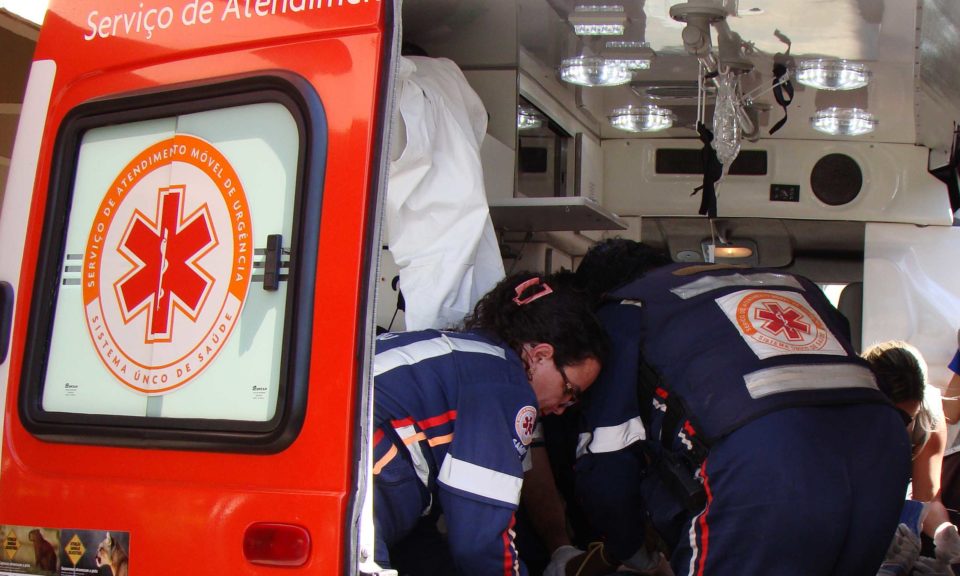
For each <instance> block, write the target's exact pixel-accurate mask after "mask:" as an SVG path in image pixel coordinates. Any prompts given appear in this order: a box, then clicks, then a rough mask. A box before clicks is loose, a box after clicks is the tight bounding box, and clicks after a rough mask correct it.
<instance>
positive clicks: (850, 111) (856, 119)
mask: <svg viewBox="0 0 960 576" xmlns="http://www.w3.org/2000/svg"><path fill="white" fill-rule="evenodd" d="M810 124H811V125H812V126H813V128H814V130H818V131H820V132H823V133H824V134H830V135H832V136H861V135H863V134H869V133H870V132H873V130H874V128H876V127H877V119H876V118H874V117H873V114H871V113H869V112H867V111H866V110H861V109H860V108H837V107H836V106H832V107H830V108H827V109H825V110H817V113H816V114H814V115H813V118H811V119H810Z"/></svg>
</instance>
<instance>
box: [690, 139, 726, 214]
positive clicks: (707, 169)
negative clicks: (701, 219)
mask: <svg viewBox="0 0 960 576" xmlns="http://www.w3.org/2000/svg"><path fill="white" fill-rule="evenodd" d="M697 133H698V134H700V141H701V142H703V148H702V149H701V151H700V159H701V160H702V163H703V185H702V186H697V187H696V188H694V189H693V192H692V193H691V194H690V195H691V196H693V195H694V194H696V193H697V192H700V191H703V195H702V196H701V197H700V211H699V213H700V214H702V215H705V216H707V217H709V218H716V217H717V188H716V184H717V180H719V179H720V177H721V176H723V164H721V163H720V161H719V160H717V151H716V150H714V149H713V146H711V145H710V143H711V142H713V132H711V131H710V129H709V128H707V126H706V125H705V124H704V123H703V122H697Z"/></svg>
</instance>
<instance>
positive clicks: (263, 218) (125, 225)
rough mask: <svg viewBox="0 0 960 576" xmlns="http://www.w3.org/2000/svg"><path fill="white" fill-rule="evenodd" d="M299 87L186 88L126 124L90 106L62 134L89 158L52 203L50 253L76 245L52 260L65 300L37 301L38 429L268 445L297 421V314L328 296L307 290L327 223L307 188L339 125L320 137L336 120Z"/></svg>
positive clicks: (28, 383)
mask: <svg viewBox="0 0 960 576" xmlns="http://www.w3.org/2000/svg"><path fill="white" fill-rule="evenodd" d="M291 91H292V92H294V93H295V94H297V93H296V91H295V90H291ZM297 96H298V97H297V98H291V97H290V96H289V95H287V94H284V93H283V92H282V91H281V92H274V91H272V90H266V91H264V90H254V91H252V93H251V94H249V95H247V97H246V98H245V97H244V96H243V95H242V94H241V95H240V96H237V95H236V94H231V96H230V97H227V98H221V99H220V100H219V101H218V100H217V99H216V98H214V99H213V101H212V102H211V101H205V100H202V99H200V100H191V99H189V98H185V99H184V105H183V106H181V107H179V108H182V111H179V110H177V108H178V107H177V106H173V108H172V110H174V113H169V114H166V115H159V116H158V111H159V110H164V111H165V110H169V109H171V108H170V106H169V105H166V106H161V107H152V108H151V107H149V106H148V107H146V108H144V110H143V115H146V116H148V118H147V119H136V118H137V114H136V113H135V110H134V111H129V110H128V111H127V112H125V113H124V114H123V115H122V117H125V118H130V119H131V120H130V121H124V122H117V121H116V119H115V118H112V115H111V114H107V115H106V116H107V117H108V119H109V120H110V121H109V122H105V121H103V120H104V118H101V117H100V116H103V115H100V116H98V114H96V113H92V114H90V115H89V116H84V115H82V114H81V115H80V117H81V119H80V120H79V121H76V122H75V123H74V124H75V126H74V127H72V128H71V127H68V128H66V129H65V130H64V131H62V133H61V136H60V141H61V142H71V141H72V142H75V143H76V155H75V158H76V160H75V164H74V165H73V166H72V167H69V168H70V169H69V170H63V171H62V172H63V173H64V174H65V175H66V173H67V172H69V176H70V177H69V178H66V177H65V178H64V181H65V182H64V183H63V184H65V185H64V186H61V188H60V190H61V191H60V193H59V194H57V193H54V194H52V198H53V199H52V200H51V204H50V206H49V208H48V210H53V211H58V210H60V211H62V210H66V211H67V212H68V213H69V219H68V220H67V221H66V225H65V226H63V227H61V229H59V230H58V229H57V227H56V226H55V225H51V224H49V222H48V225H47V226H46V228H45V238H44V242H45V246H49V245H58V244H59V245H62V250H60V251H59V253H53V252H52V251H50V252H48V253H49V254H51V255H52V256H54V257H55V258H57V259H59V261H60V264H61V265H60V267H59V270H57V271H56V274H54V272H53V271H51V270H50V269H49V267H48V268H46V270H47V274H46V276H47V282H48V283H49V284H54V286H51V287H49V288H53V292H54V293H55V294H56V297H55V299H54V300H53V301H52V302H46V303H45V302H34V310H33V313H34V317H35V318H37V319H38V320H40V324H41V325H40V326H36V327H34V328H33V329H32V331H33V332H34V334H33V337H32V338H30V342H29V345H30V346H31V348H32V350H31V352H32V353H33V357H34V358H37V359H38V360H39V362H37V365H38V366H43V368H44V369H43V370H42V374H41V373H38V371H37V370H33V371H29V370H28V371H27V372H32V373H30V374H27V375H26V378H27V380H25V383H24V384H25V387H26V389H27V390H29V391H30V392H31V393H32V394H31V396H32V403H30V402H28V405H27V408H28V412H29V413H30V415H31V418H30V421H31V422H32V423H33V424H34V432H35V433H38V434H39V435H41V436H43V435H44V434H45V433H47V432H54V431H56V430H58V429H59V428H62V427H64V426H66V427H67V428H68V429H70V430H72V431H75V432H76V433H77V435H78V438H80V439H82V437H83V436H84V435H85V433H89V434H90V435H93V436H97V435H101V434H105V435H106V436H107V437H111V436H113V437H114V440H117V441H119V442H120V443H123V442H122V438H118V437H117V436H116V435H115V433H113V432H111V431H110V430H114V429H116V427H117V426H119V427H121V429H122V428H124V427H127V428H133V429H139V430H140V431H141V432H142V433H144V435H146V436H148V437H154V438H156V439H157V440H158V443H159V444H160V445H164V444H167V443H169V441H172V440H176V441H175V442H173V443H174V444H179V443H181V442H182V441H183V438H184V436H183V434H182V433H181V434H180V435H179V436H178V433H177V430H178V429H182V430H189V431H190V433H189V434H187V437H191V436H192V437H195V439H197V440H199V441H200V442H199V443H200V444H201V445H203V444H212V445H216V444H217V443H218V442H220V440H219V439H218V440H216V441H212V440H211V441H209V442H208V441H205V440H203V434H204V432H205V431H206V432H211V433H212V432H217V433H218V434H217V435H218V437H219V438H221V439H222V438H223V437H224V435H223V434H222V433H220V432H223V431H227V432H234V433H237V436H236V438H235V440H236V441H237V442H244V440H243V438H244V434H245V433H250V434H254V435H260V436H262V438H261V440H264V441H266V442H268V443H270V442H275V441H276V438H277V436H278V432H277V427H278V426H283V425H287V424H290V422H291V418H292V419H293V420H296V418H297V417H296V415H295V414H291V413H290V412H291V411H293V412H296V411H297V410H298V409H299V407H298V406H297V401H296V398H297V397H302V396H303V395H304V394H305V392H304V391H302V390H301V391H299V392H298V391H297V388H298V386H299V387H300V388H302V387H304V386H305V382H301V383H299V384H298V383H297V382H296V381H295V380H296V379H295V378H293V379H292V378H291V377H292V376H293V375H295V374H301V375H302V374H305V371H304V370H303V366H302V364H303V363H304V362H306V361H307V358H304V357H300V358H298V357H297V356H296V355H295V354H292V352H293V351H294V350H295V349H296V346H291V345H290V343H291V342H293V341H295V339H296V334H294V333H293V332H294V331H295V330H299V331H300V333H307V332H305V328H304V326H303V325H302V324H309V318H307V319H305V320H298V319H297V318H298V317H299V318H302V316H301V314H298V315H297V316H296V317H295V316H294V315H293V314H292V313H291V310H292V309H298V302H297V300H298V299H299V298H301V297H306V298H308V299H309V300H310V301H312V289H311V290H310V292H311V293H310V294H301V293H297V290H295V286H292V285H291V278H292V276H293V275H294V270H292V269H291V256H292V255H294V254H296V253H297V252H298V250H301V251H310V252H315V250H316V238H317V231H316V228H317V227H318V225H319V219H318V218H317V219H315V220H312V221H311V222H306V221H301V220H303V216H304V214H303V212H304V210H305V211H306V212H312V213H314V214H316V213H317V212H318V210H319V194H320V188H319V187H318V186H310V187H307V186H304V182H303V180H304V178H305V177H307V176H308V172H310V171H308V170H306V169H305V168H306V167H305V166H304V163H305V162H306V161H308V160H311V159H313V160H315V161H314V164H319V166H317V165H315V166H312V167H311V170H312V173H313V178H314V179H316V177H317V176H316V173H317V172H318V171H320V172H322V163H323V162H322V152H319V151H318V150H317V148H321V146H319V144H317V143H318V142H322V141H323V136H324V135H323V134H321V135H320V136H321V137H320V138H317V136H318V135H317V134H313V133H311V134H305V131H308V130H310V131H316V130H317V126H318V125H322V122H317V120H316V118H315V116H317V115H319V116H321V117H322V108H320V106H319V103H317V105H315V106H311V105H309V104H301V103H298V100H299V101H300V102H302V101H303V98H302V96H301V95H299V94H297ZM245 101H247V102H245ZM304 109H306V110H304ZM150 116H155V117H150ZM321 119H322V118H321ZM88 124H92V125H91V126H87V125H88ZM98 124H99V125H98ZM71 131H72V132H73V133H74V134H73V135H72V136H71V134H69V132H71ZM64 132H67V134H64ZM307 136H310V137H309V138H308V137H307ZM307 142H314V145H312V146H310V148H311V150H309V151H308V150H305V148H307V145H306V143H307ZM61 152H62V153H63V154H64V155H65V156H64V157H66V158H69V157H70V156H69V151H66V150H63V149H61ZM318 156H319V160H317V157H318ZM68 163H69V161H68ZM53 186H54V187H55V186H56V183H54V185H53ZM306 188H311V189H313V192H312V193H313V195H314V196H316V197H315V198H304V197H303V195H304V194H306V192H305V189H306ZM48 220H49V219H48ZM298 243H299V244H300V245H299V246H297V245H296V244H298ZM314 261H315V260H314V259H312V258H307V259H305V264H307V265H309V264H310V263H311V262H314ZM44 270H45V268H44V267H43V266H42V265H41V266H40V267H39V272H40V273H38V278H42V277H43V276H44V274H42V272H43V271H44ZM314 271H315V268H314V269H311V270H299V271H297V273H299V274H304V273H307V274H308V275H309V277H311V278H312V276H313V273H314ZM265 280H266V281H265ZM40 281H41V282H43V280H42V279H41V280H40ZM49 288H48V289H49ZM299 292H302V290H301V291H299ZM305 309H310V307H309V305H306V308H300V309H299V312H300V313H302V312H303V310H305ZM297 324H300V326H299V327H298V326H296V325H297ZM44 330H48V333H47V334H48V338H47V339H44V338H43V337H42V336H43V331H44ZM44 343H46V345H44ZM303 356H308V354H303ZM298 363H299V364H298ZM38 383H39V386H37V385H36V384H38ZM98 424H103V425H105V427H104V428H103V429H98V426H97V425H98ZM293 426H294V427H296V424H295V423H294V424H293ZM151 431H152V432H151ZM60 432H62V430H60ZM279 435H283V433H280V434H279ZM287 435H289V434H287ZM58 436H62V434H59V433H58ZM226 436H227V437H229V435H226ZM266 438H271V439H272V440H265V439H266ZM101 440H102V439H101ZM247 440H249V438H248V439H247ZM108 442H109V441H108ZM227 443H228V444H229V440H228V442H227ZM254 444H256V442H254Z"/></svg>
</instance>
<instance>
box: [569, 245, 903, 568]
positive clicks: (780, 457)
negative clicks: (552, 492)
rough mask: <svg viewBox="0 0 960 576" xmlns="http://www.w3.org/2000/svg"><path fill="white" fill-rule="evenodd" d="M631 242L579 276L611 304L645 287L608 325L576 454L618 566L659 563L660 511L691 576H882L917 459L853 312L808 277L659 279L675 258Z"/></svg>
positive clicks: (747, 272) (713, 268)
mask: <svg viewBox="0 0 960 576" xmlns="http://www.w3.org/2000/svg"><path fill="white" fill-rule="evenodd" d="M623 242H628V241H622V240H621V241H618V242H617V243H614V244H601V245H600V247H599V248H595V249H594V250H592V251H591V252H588V253H587V255H586V256H585V257H584V260H583V262H582V263H581V265H580V267H579V268H578V270H577V275H578V277H579V276H583V277H585V278H587V279H588V281H589V279H595V278H605V277H606V278H607V279H608V280H609V283H608V284H606V285H605V286H596V285H594V290H595V291H596V292H597V293H603V292H606V291H608V290H610V289H611V288H613V287H614V286H616V285H617V283H618V282H617V280H618V279H617V278H616V274H611V272H610V271H611V270H613V271H619V272H620V273H621V278H620V279H622V280H625V281H629V283H627V284H626V285H624V286H622V287H620V288H618V289H616V290H613V292H612V293H611V294H609V295H608V303H607V304H605V305H603V306H602V307H601V308H600V309H599V310H598V312H597V314H598V317H599V319H600V321H601V323H602V324H603V325H604V327H605V328H606V329H607V331H608V334H609V337H610V339H611V351H610V355H609V357H608V360H607V362H605V364H604V368H603V372H602V374H601V375H600V377H599V378H598V379H597V382H596V384H595V385H594V387H593V388H592V389H591V391H590V394H589V395H588V398H587V399H586V400H585V403H584V406H583V408H582V415H583V417H584V420H585V423H586V426H585V429H584V432H583V434H582V435H581V438H580V442H579V447H578V450H577V455H578V459H577V464H576V467H577V475H576V484H577V485H576V489H577V493H578V494H579V495H580V497H581V503H582V505H583V506H584V511H585V513H586V514H587V515H588V517H589V519H590V521H591V523H592V524H593V525H594V526H595V528H596V529H597V531H598V532H599V535H600V536H602V537H604V538H605V540H606V547H605V550H604V556H605V558H606V559H607V560H608V561H609V562H610V563H616V562H624V561H625V562H626V563H627V564H629V565H631V566H634V567H637V568H646V567H649V566H651V565H654V564H655V562H656V560H657V559H656V557H655V556H654V557H652V558H651V554H649V553H648V552H645V547H644V542H643V533H644V532H643V529H642V527H643V522H644V518H645V517H646V513H647V512H649V514H650V517H651V518H652V521H653V523H654V525H655V527H656V528H657V529H658V531H659V532H660V534H661V536H662V537H663V538H664V540H665V541H666V542H667V543H668V545H669V546H670V547H671V558H670V564H671V567H672V568H673V571H674V573H676V574H678V575H679V574H696V575H706V576H710V575H717V576H725V575H729V574H737V575H741V576H746V575H758V576H759V575H763V576H770V575H777V576H786V575H791V576H794V575H795V576H826V575H837V576H840V575H843V576H857V575H863V576H867V575H870V576H873V575H875V574H876V572H877V568H878V567H879V566H880V563H881V561H882V560H883V558H884V553H885V552H886V550H887V546H888V544H889V543H890V538H891V534H893V532H894V531H895V530H896V527H897V520H898V516H899V514H900V508H901V506H902V501H903V494H904V492H905V490H906V486H907V478H908V475H909V465H910V450H909V442H908V440H907V436H906V434H905V432H904V429H903V420H902V419H901V418H900V416H899V415H898V414H897V412H896V410H895V409H894V408H893V406H892V405H891V404H890V403H889V402H888V401H887V400H886V399H885V398H884V396H883V394H882V393H881V392H880V391H879V390H878V389H877V386H876V384H875V381H874V378H873V375H872V374H871V372H870V369H869V367H868V366H867V365H866V363H865V362H864V361H863V360H862V359H860V358H859V357H858V356H857V355H856V354H855V353H854V352H853V349H852V347H851V345H850V343H849V341H848V337H847V335H846V333H845V331H844V328H845V324H844V322H843V321H842V318H841V316H840V315H839V313H838V312H837V310H836V309H835V308H833V307H832V306H831V305H830V303H829V302H828V301H827V300H826V298H825V297H824V295H823V293H822V292H821V291H820V289H819V288H818V287H817V286H816V284H814V283H812V282H810V281H809V280H807V279H806V278H802V277H800V276H795V275H792V274H787V273H784V272H782V271H779V270H773V269H745V268H741V267H731V266H723V265H689V264H667V265H664V266H657V264H659V262H662V261H667V260H666V258H665V256H664V255H662V254H661V255H660V256H659V258H658V257H657V254H656V252H655V251H652V250H651V249H650V248H648V247H644V246H643V245H639V244H636V243H628V244H627V245H625V246H624V245H623V244H622V243H623ZM631 246H633V248H634V250H630V247H631ZM631 252H636V255H635V256H631ZM644 367H646V368H649V369H650V371H649V372H644V373H643V374H641V369H642V368H644ZM878 471H883V473H882V474H880V473H878Z"/></svg>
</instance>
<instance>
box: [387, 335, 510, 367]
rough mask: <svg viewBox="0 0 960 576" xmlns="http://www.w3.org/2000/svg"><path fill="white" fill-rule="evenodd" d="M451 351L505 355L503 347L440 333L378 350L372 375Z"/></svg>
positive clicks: (503, 356)
mask: <svg viewBox="0 0 960 576" xmlns="http://www.w3.org/2000/svg"><path fill="white" fill-rule="evenodd" d="M453 351H458V352H476V353H478V354H490V355H492V356H498V357H500V358H505V357H506V353H505V352H504V350H503V348H500V347H499V346H493V345H492V344H487V343H485V342H477V341H475V340H467V339H466V338H457V337H455V336H447V335H446V334H441V335H440V336H438V337H437V338H431V339H430V340H421V341H419V342H413V343H410V344H407V345H406V346H399V347H397V348H392V349H390V350H385V351H383V352H380V353H379V354H377V355H376V356H374V358H373V375H374V377H377V376H379V375H381V374H383V373H384V372H389V371H390V370H393V369H394V368H397V367H400V366H409V365H411V364H416V363H417V362H420V361H422V360H428V359H430V358H436V357H437V356H443V355H444V354H450V353H451V352H453Z"/></svg>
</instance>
